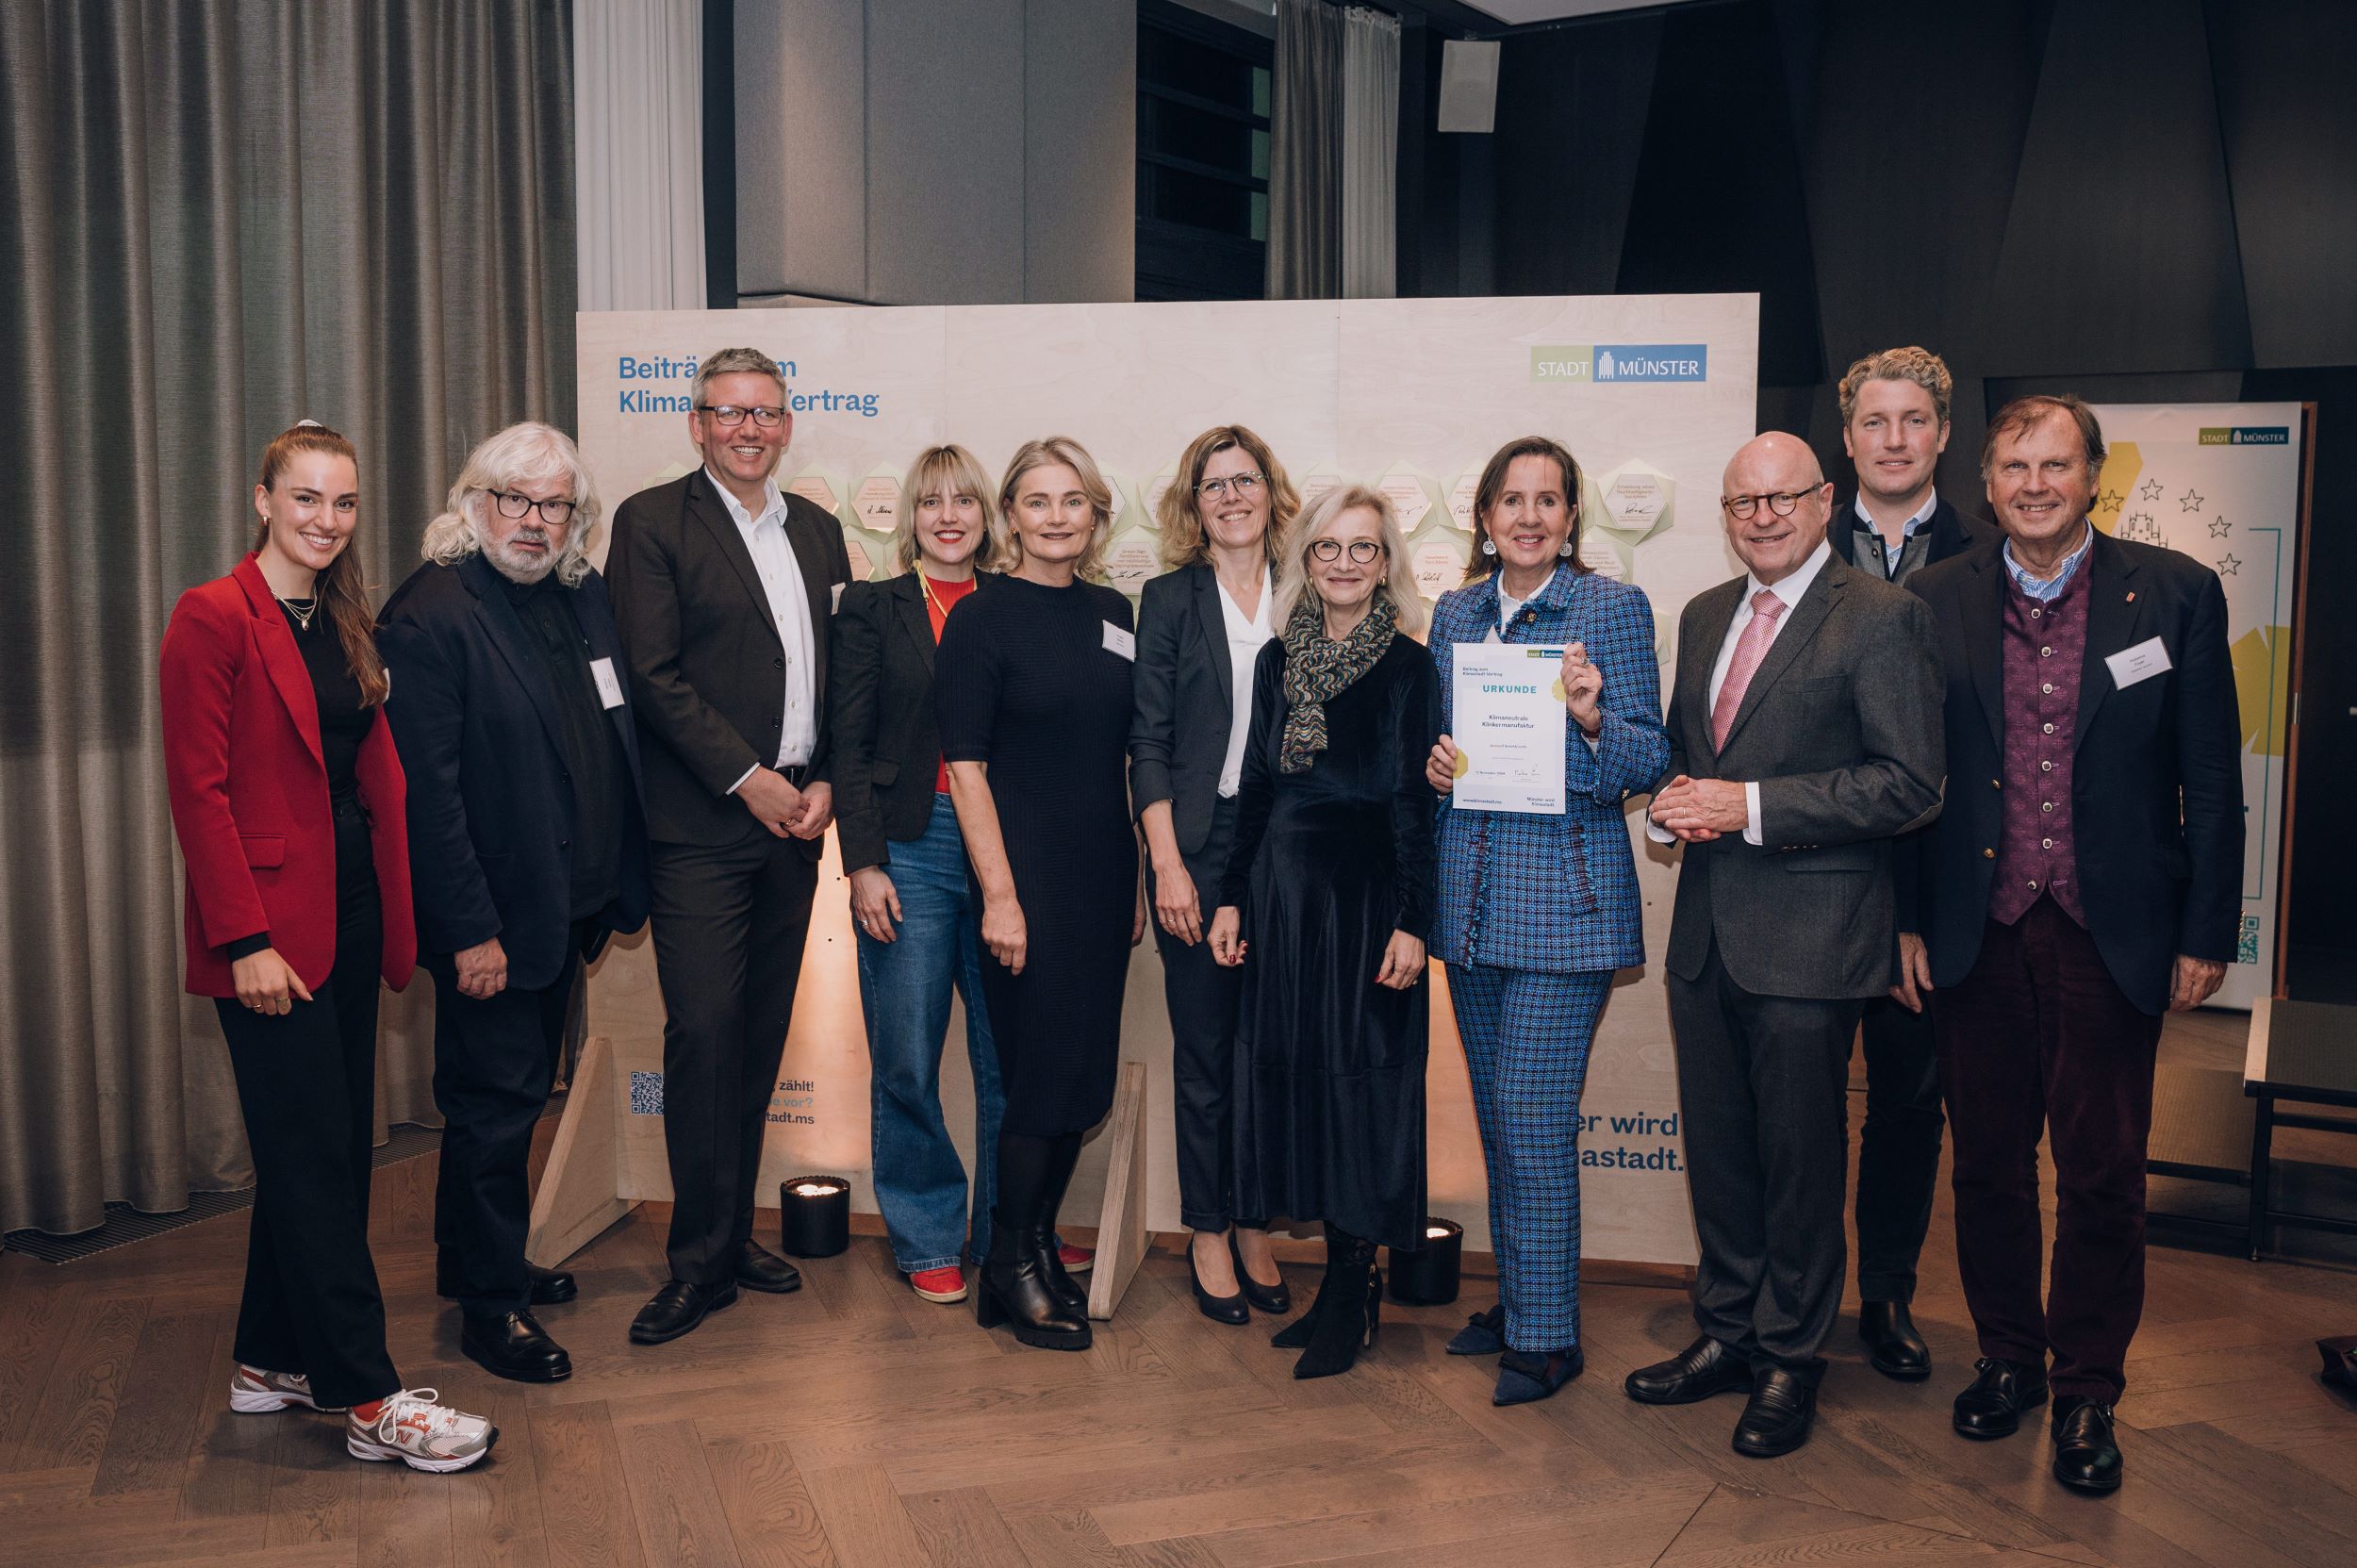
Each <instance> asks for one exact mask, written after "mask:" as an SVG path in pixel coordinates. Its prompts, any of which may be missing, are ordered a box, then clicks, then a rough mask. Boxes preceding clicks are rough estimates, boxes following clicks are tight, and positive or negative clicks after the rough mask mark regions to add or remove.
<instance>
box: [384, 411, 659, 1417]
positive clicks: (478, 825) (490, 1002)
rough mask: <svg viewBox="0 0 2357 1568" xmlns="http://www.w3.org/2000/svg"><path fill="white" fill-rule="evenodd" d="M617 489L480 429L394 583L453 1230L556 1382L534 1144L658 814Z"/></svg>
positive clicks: (466, 1290) (394, 626) (468, 1301)
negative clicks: (641, 733) (610, 544)
mask: <svg viewBox="0 0 2357 1568" xmlns="http://www.w3.org/2000/svg"><path fill="white" fill-rule="evenodd" d="M597 525H598V498H597V492H596V490H595V488H594V487H592V486H591V484H590V480H589V475H588V472H587V470H585V469H584V468H583V466H582V462H581V454H580V453H579V452H578V451H576V450H575V449H574V446H573V443H572V442H571V441H570V440H569V439H567V438H566V437H565V435H564V433H563V432H561V431H558V430H554V429H552V428H551V427H550V426H548V425H545V424H536V423H526V424H519V425H512V426H510V427H509V428H508V429H505V430H503V431H501V432H500V433H499V434H498V435H496V436H493V437H490V439H488V440H486V441H485V442H484V443H483V444H482V445H481V446H478V447H477V448H475V450H474V451H473V453H472V454H470V455H469V456H468V458H467V462H466V466H465V467H464V468H462V469H461V470H459V474H458V481H457V483H456V484H454V485H453V486H452V487H451V492H450V509H449V510H448V511H446V512H444V513H443V514H442V516H440V517H438V518H437V519H436V520H434V522H433V523H432V525H431V526H429V527H428V528H427V530H426V536H425V557H426V559H425V564H424V565H422V566H420V567H419V568H418V569H417V570H416V571H414V572H412V573H410V575H409V580H408V581H407V582H405V583H404V584H403V585H402V586H401V587H400V589H399V590H398V591H396V592H395V593H394V595H393V597H392V599H391V601H390V602H387V604H386V606H385V612H384V616H383V618H382V622H381V625H380V629H379V631H378V636H377V641H378V646H379V647H380V649H381V650H382V651H383V652H384V655H385V663H386V668H387V669H388V670H391V671H393V672H394V673H393V693H394V694H393V696H392V697H391V698H390V699H388V700H387V704H386V710H385V711H386V714H387V718H389V719H390V720H391V723H392V726H393V734H394V738H395V740H396V742H397V743H398V745H399V748H400V751H401V757H402V766H403V767H404V770H405V771H406V773H407V774H408V781H409V794H408V817H409V837H410V842H411V844H412V846H413V848H412V850H411V854H410V867H411V882H412V884H413V886H414V888H415V892H416V905H417V919H418V936H419V941H418V946H419V949H420V952H419V961H420V966H421V967H422V968H424V969H425V970H426V972H427V973H429V974H431V975H432V976H433V977H434V989H435V1009H434V1101H435V1104H436V1105H437V1106H438V1107H439V1108H440V1110H441V1113H442V1115H443V1116H444V1118H445V1119H446V1121H447V1123H448V1126H447V1127H446V1128H445V1130H444V1131H443V1133H442V1157H441V1173H440V1184H439V1187H438V1189H437V1194H436V1199H435V1210H434V1239H435V1242H436V1245H437V1252H438V1259H437V1270H436V1273H437V1279H438V1283H439V1286H440V1289H441V1293H442V1294H443V1295H444V1296H455V1297H456V1298H457V1300H458V1303H459V1308H460V1312H461V1313H462V1316H463V1318H464V1329H463V1332H462V1333H461V1335H460V1338H459V1345H460V1347H461V1348H462V1349H464V1350H465V1351H466V1353H467V1354H468V1355H469V1356H470V1357H471V1358H473V1359H474V1360H475V1361H476V1362H480V1363H482V1365H483V1366H484V1367H485V1368H486V1370H488V1371H490V1372H492V1373H494V1374H496V1375H497V1376H499V1377H502V1378H514V1379H516V1380H518V1381H520V1382H540V1383H545V1382H555V1381H557V1380H558V1379H560V1378H566V1377H569V1376H570V1375H571V1372H572V1362H571V1360H570V1358H569V1356H568V1355H567V1354H566V1351H565V1348H564V1346H562V1345H558V1344H557V1343H556V1341H555V1340H554V1339H552V1338H551V1337H550V1336H549V1334H548V1333H547V1331H546V1330H544V1329H542V1328H541V1327H540V1325H539V1323H538V1322H537V1321H536V1319H535V1318H534V1317H533V1314H532V1308H533V1306H534V1305H535V1304H546V1303H549V1302H554V1301H563V1300H568V1299H569V1298H570V1297H571V1296H573V1294H574V1285H573V1282H572V1279H571V1278H570V1277H569V1276H567V1275H562V1274H551V1273H546V1272H542V1271H536V1270H533V1269H531V1268H530V1267H529V1265H527V1264H526V1263H525V1262H524V1231H525V1229H526V1225H527V1222H528V1220H529V1218H530V1210H531V1194H530V1187H529V1183H528V1180H527V1178H526V1175H525V1160H526V1157H527V1156H528V1155H529V1154H530V1152H531V1148H532V1129H533V1125H534V1123H536V1122H537V1121H538V1120H539V1118H540V1113H541V1110H542V1108H543V1107H544V1106H545V1105H546V1104H547V1103H548V1098H549V1085H550V1081H551V1080H552V1077H553V1075H554V1071H555V1066H556V1056H557V1050H558V1047H559V1044H560V1042H561V1040H562V1039H563V1036H564V1030H565V1011H566V1004H567V1002H568V1000H569V999H570V997H571V995H572V991H573V982H574V980H575V977H577V976H578V975H579V974H580V972H581V966H582V964H583V963H584V962H585V960H586V959H587V958H589V957H591V956H594V955H595V953H596V952H597V950H598V949H599V948H600V947H602V945H603V944H604V941H605V937H606V933H609V932H614V931H626V932H627V931H635V930H637V929H638V928H639V927H640V926H641V925H643V924H645V923H646V918H647V905H648V871H647V827H646V817H645V814H644V811H643V809H642V807H641V805H640V799H639V786H638V743H637V736H636V734H635V721H634V718H633V715H632V712H631V708H630V703H629V681H628V678H627V674H626V669H625V665H624V659H623V653H622V640H621V636H620V634H619V633H618V632H617V631H616V630H615V625H614V613H613V610H612V608H611V607H610V606H609V604H608V603H607V601H606V592H605V584H604V581H603V580H602V578H601V577H600V576H599V575H598V573H597V571H596V569H594V568H592V567H591V566H590V564H589V546H590V544H591V542H592V540H593V538H594V536H595V534H596V531H597Z"/></svg>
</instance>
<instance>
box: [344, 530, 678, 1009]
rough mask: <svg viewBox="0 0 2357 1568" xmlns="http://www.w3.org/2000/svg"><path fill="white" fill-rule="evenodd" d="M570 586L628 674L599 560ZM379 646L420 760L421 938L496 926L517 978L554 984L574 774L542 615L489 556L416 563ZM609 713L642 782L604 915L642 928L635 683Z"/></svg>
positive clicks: (469, 941)
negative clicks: (526, 617) (528, 620)
mask: <svg viewBox="0 0 2357 1568" xmlns="http://www.w3.org/2000/svg"><path fill="white" fill-rule="evenodd" d="M565 597H566V602H568V603H569V604H570V605H571V606H572V611H573V619H574V620H575V621H577V622H578V623H579V625H580V627H581V635H582V637H583V639H584V640H585V641H586V642H587V643H588V645H589V657H590V658H592V659H612V660H613V661H614V672H615V676H616V678H617V679H620V678H621V675H622V669H623V657H622V639H621V637H620V635H618V633H617V632H616V631H615V629H614V616H613V612H612V610H611V609H610V608H609V607H608V604H607V600H606V592H605V582H604V579H602V578H601V577H600V576H599V575H598V574H597V573H596V572H595V571H592V572H590V573H589V575H588V576H586V577H585V578H583V579H582V580H581V584H580V586H578V587H575V588H573V589H571V590H570V591H569V592H568V593H567V594H566V596H565ZM377 646H378V648H379V649H380V650H381V651H382V652H383V653H384V655H385V665H386V668H388V669H389V670H391V671H392V681H393V689H392V695H391V696H390V697H389V698H387V700H386V703H385V717H386V718H387V721H389V722H390V723H391V725H392V727H393V738H394V741H395V743H396V744H397V745H398V747H399V748H400V751H401V760H402V765H403V766H404V767H405V768H406V769H407V770H408V774H409V808H408V820H409V871H410V885H411V886H412V887H413V888H414V889H415V890H416V895H417V917H418V945H419V947H420V949H423V950H424V951H426V952H429V953H453V952H456V951H458V950H459V949H462V948H471V947H473V946H474V945H475V944H476V943H478V942H483V941H486V940H488V939H489V938H491V937H494V936H496V937H498V938H499V939H500V946H501V947H502V948H503V949H505V951H506V953H507V978H508V982H509V983H510V984H512V985H514V986H516V987H517V988H518V989H519V990H527V991H530V990H537V989H538V988H539V987H541V986H544V985H549V984H552V983H553V982H555V980H556V977H557V973H558V971H559V970H561V969H562V968H563V967H564V964H565V958H566V952H565V945H566V942H567V939H568V935H569V932H570V929H571V925H572V916H571V911H570V909H569V901H570V900H569V895H570V892H571V889H572V864H573V856H572V841H573V786H572V776H571V774H570V773H569V772H568V771H567V770H566V766H565V751H564V742H563V740H562V739H561V733H562V732H561V730H560V728H559V725H560V722H561V721H560V720H559V718H558V717H557V708H556V701H557V700H556V693H555V692H554V691H553V690H552V689H551V687H550V685H549V679H548V671H547V667H546V666H545V665H544V664H543V663H542V660H541V656H540V653H539V652H538V651H537V650H536V649H535V648H534V646H533V643H532V633H531V631H530V629H529V628H527V627H526V626H525V625H524V623H523V620H522V618H521V617H519V616H518V615H517V614H516V606H515V605H514V604H513V603H511V602H509V601H508V598H507V594H506V592H505V591H504V588H503V580H502V579H501V577H500V575H499V573H498V572H497V571H496V570H495V569H493V568H492V566H491V564H490V563H489V562H488V561H486V560H485V559H484V558H483V557H482V556H481V555H479V554H477V555H470V556H469V557H467V559H466V560H464V561H462V562H460V563H459V564H458V565H456V566H454V567H448V566H437V565H435V564H434V563H433V562H431V561H429V562H427V563H426V564H425V565H423V566H421V567H420V568H418V569H417V570H415V571H413V572H411V573H410V574H409V580H408V581H407V582H405V583H404V584H402V586H400V588H399V589H397V590H396V591H395V592H394V594H393V597H392V598H391V600H390V601H388V602H387V603H386V605H385V613H384V616H383V618H382V620H381V623H380V625H379V627H378V631H377ZM607 712H608V714H609V716H610V718H611V720H612V722H613V724H614V727H615V730H616V732H617V733H618V734H619V735H620V736H621V740H622V752H623V755H624V756H625V757H626V758H627V759H628V761H629V764H630V767H629V773H630V786H631V787H630V791H629V796H628V799H627V800H626V801H624V802H623V816H622V822H623V836H622V857H621V887H620V891H619V893H618V895H617V896H616V898H615V900H614V901H613V902H612V903H610V904H608V905H606V907H605V908H604V909H602V910H601V911H600V912H599V914H598V920H599V923H600V924H601V925H602V926H603V927H604V928H605V929H606V930H608V931H636V930H637V929H638V928H639V927H640V926H642V925H644V924H645V923H646V920H647V903H648V888H647V822H646V816H645V813H644V811H643V810H642V808H641V785H640V782H639V759H638V736H637V727H636V725H635V724H634V723H633V722H632V718H631V712H630V701H629V694H628V692H627V690H625V692H624V697H623V705H622V706H621V707H618V708H612V709H609V710H607ZM594 951H595V949H592V953H593V955H594Z"/></svg>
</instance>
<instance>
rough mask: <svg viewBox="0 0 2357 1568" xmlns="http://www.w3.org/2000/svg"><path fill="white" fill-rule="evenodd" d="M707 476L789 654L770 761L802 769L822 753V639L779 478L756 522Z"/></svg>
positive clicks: (765, 491)
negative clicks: (789, 531) (813, 619)
mask: <svg viewBox="0 0 2357 1568" xmlns="http://www.w3.org/2000/svg"><path fill="white" fill-rule="evenodd" d="M704 477H705V478H706V479H709V480H711V481H712V487H713V489H714V490H716V491H717V492H718V494H719V497H720V503H721V504H722V505H724V506H726V507H727V508H728V509H729V520H731V521H732V522H733V523H735V524H736V531H737V533H738V534H739V535H740V536H743V538H744V540H745V550H746V553H748V554H750V555H751V556H752V558H753V570H754V571H755V572H757V573H759V574H760V577H761V591H762V595H763V597H765V598H766V599H767V600H768V602H769V618H770V621H771V624H773V625H775V626H776V627H777V631H778V644H779V646H780V647H781V648H782V649H783V650H784V652H785V722H784V725H783V728H782V729H781V730H780V731H779V740H778V754H777V756H776V757H775V758H774V759H771V760H772V766H774V767H800V766H802V765H803V764H804V763H807V762H809V761H810V759H811V757H812V756H813V755H814V754H815V753H816V751H817V750H818V681H817V675H818V664H817V646H818V637H817V632H816V628H814V627H813V626H812V624H811V619H810V594H809V593H808V591H807V590H806V589H805V587H804V586H803V583H802V569H801V564H800V563H799V562H798V561H797V560H795V558H794V546H793V544H792V543H791V542H790V541H788V540H787V538H786V536H785V496H784V495H783V493H782V492H781V491H780V490H779V489H778V486H777V481H775V480H774V479H773V480H770V481H768V482H766V483H765V484H764V485H763V486H762V491H761V500H762V506H761V515H760V516H759V517H755V516H754V515H753V514H752V513H751V512H749V511H747V510H746V509H745V503H743V502H740V501H738V500H737V499H736V497H735V496H734V495H733V494H731V493H730V491H729V487H727V486H725V485H723V484H721V483H720V481H719V480H718V478H717V477H716V476H715V475H714V474H713V472H712V470H710V469H706V470H704ZM744 782H745V781H744V780H742V779H739V780H738V781H737V783H738V784H743V783H744Z"/></svg>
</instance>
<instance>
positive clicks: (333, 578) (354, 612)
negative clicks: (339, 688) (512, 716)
mask: <svg viewBox="0 0 2357 1568" xmlns="http://www.w3.org/2000/svg"><path fill="white" fill-rule="evenodd" d="M299 452H323V453H326V454H328V455H330V456H332V457H340V458H342V459H343V460H344V461H345V462H347V463H350V464H351V465H352V471H353V472H354V475H357V474H358V473H359V471H360V454H358V453H356V452H354V450H353V449H352V443H351V442H350V441H349V440H347V439H345V438H344V437H342V436H340V435H338V433H337V432H335V431H333V430H330V429H328V428H327V426H325V425H323V424H298V425H295V426H293V427H292V428H291V429H288V430H282V431H280V432H279V433H278V435H277V437H275V438H274V439H272V442H271V444H270V445H268V446H266V447H264V448H263V449H262V478H261V486H262V488H264V489H266V490H267V489H270V488H271V487H273V486H274V485H275V484H276V483H277V481H278V475H279V472H280V470H283V469H285V468H286V466H287V464H288V461H289V460H290V459H291V458H292V457H293V456H294V455H295V454H297V453H299ZM269 537H270V524H269V523H268V522H264V523H263V524H262V525H261V526H260V527H259V528H257V529H255V533H254V548H255V550H260V549H261V548H262V544H263V541H265V540H267V539H268V538H269ZM355 542H356V535H355V536H354V537H348V538H346V539H345V540H344V547H343V549H341V550H339V551H338V552H337V553H336V558H335V559H334V560H332V561H330V562H328V563H327V569H326V570H325V571H322V572H321V573H320V574H319V576H318V577H317V578H316V579H315V580H314V582H313V584H312V589H313V591H314V592H315V593H317V594H318V595H319V598H320V602H321V603H322V604H324V605H325V606H326V607H327V615H328V619H330V620H332V621H333V622H334V623H335V626H336V640H337V641H338V642H340V643H342V644H343V649H344V666H345V668H348V669H350V670H351V671H352V678H353V679H354V680H355V681H357V682H359V683H360V705H361V706H362V707H364V708H365V707H373V706H375V705H376V704H377V703H379V702H382V701H385V696H386V693H387V692H388V691H390V690H391V689H392V683H391V682H389V681H387V679H386V678H385V659H384V656H383V655H382V654H380V653H378V652H377V651H376V612H375V611H374V610H372V609H371V608H370V607H369V586H368V583H367V580H366V579H364V578H363V577H362V576H361V575H360V558H359V556H358V555H357V554H356V553H354V550H353V545H354V543H355Z"/></svg>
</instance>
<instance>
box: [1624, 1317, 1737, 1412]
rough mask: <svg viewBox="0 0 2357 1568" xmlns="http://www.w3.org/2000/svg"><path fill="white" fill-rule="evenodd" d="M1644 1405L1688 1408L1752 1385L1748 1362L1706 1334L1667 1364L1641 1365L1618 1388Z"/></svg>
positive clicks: (1724, 1344)
mask: <svg viewBox="0 0 2357 1568" xmlns="http://www.w3.org/2000/svg"><path fill="white" fill-rule="evenodd" d="M1621 1386H1622V1387H1623V1388H1624V1389H1625V1390H1627V1391H1628V1396H1629V1397H1630V1398H1631V1399H1634V1400H1636V1401H1637V1402H1638V1403H1640V1404H1643V1405H1690V1404H1692V1403H1694V1401H1696V1400H1697V1399H1707V1398H1709V1397H1710V1396H1711V1395H1714V1394H1731V1393H1734V1392H1735V1391H1736V1390H1739V1389H1748V1388H1750V1387H1751V1386H1752V1368H1751V1363H1750V1362H1746V1361H1744V1360H1743V1359H1742V1358H1741V1357H1740V1356H1738V1355H1737V1354H1736V1353H1735V1352H1734V1351H1733V1350H1731V1349H1729V1348H1728V1347H1727V1345H1726V1342H1725V1341H1723V1340H1715V1339H1712V1338H1711V1337H1710V1336H1709V1335H1708V1334H1705V1335H1704V1336H1703V1337H1702V1338H1700V1339H1698V1340H1696V1341H1695V1342H1694V1343H1693V1344H1691V1345H1688V1346H1687V1347H1686V1348H1685V1349H1683V1350H1681V1351H1679V1352H1678V1353H1677V1354H1676V1355H1674V1356H1673V1357H1671V1358H1670V1359H1669V1360H1668V1361H1666V1362H1654V1363H1653V1365H1651V1366H1640V1367H1639V1368H1638V1369H1637V1370H1636V1371H1634V1372H1632V1373H1630V1374H1629V1375H1628V1378H1627V1380H1626V1381H1625V1382H1624V1383H1623V1384H1622V1385H1621Z"/></svg>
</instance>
